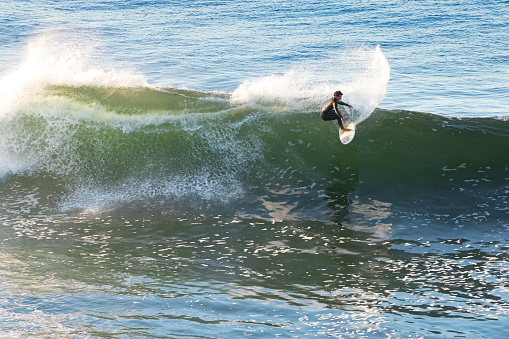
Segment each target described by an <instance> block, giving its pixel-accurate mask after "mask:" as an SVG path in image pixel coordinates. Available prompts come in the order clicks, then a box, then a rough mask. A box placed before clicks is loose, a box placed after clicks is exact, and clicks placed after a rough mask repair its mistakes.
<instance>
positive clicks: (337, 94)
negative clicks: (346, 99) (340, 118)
mask: <svg viewBox="0 0 509 339" xmlns="http://www.w3.org/2000/svg"><path fill="white" fill-rule="evenodd" d="M340 95H343V93H341V91H336V92H334V96H335V97H339V96H340Z"/></svg>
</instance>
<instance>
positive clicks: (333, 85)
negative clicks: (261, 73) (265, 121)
mask: <svg viewBox="0 0 509 339" xmlns="http://www.w3.org/2000/svg"><path fill="white" fill-rule="evenodd" d="M389 76H390V67H389V63H388V62H387V59H386V58H385V56H384V55H383V53H382V50H381V49H380V47H379V46H377V47H375V48H367V47H361V48H348V49H346V50H345V51H342V52H341V53H337V54H334V55H333V56H331V57H330V58H328V59H325V60H318V61H313V62H306V63H304V64H299V65H296V66H294V67H293V68H292V69H290V70H289V71H288V72H286V73H284V74H273V75H270V76H266V77H261V78H257V79H253V80H248V81H245V82H244V83H242V84H241V85H240V86H239V87H238V88H237V89H236V90H235V91H234V92H233V93H232V95H231V102H232V103H233V104H242V103H249V102H255V103H282V104H285V105H289V106H291V107H293V108H294V109H303V110H309V111H319V110H320V108H321V107H322V105H323V104H324V102H325V101H326V100H327V99H328V98H330V97H332V95H333V93H334V91H336V90H341V91H342V92H343V93H344V97H343V100H344V101H346V102H348V103H350V104H352V105H353V106H354V108H355V116H354V120H355V121H356V122H357V123H358V122H360V121H363V120H365V119H366V118H367V117H369V115H370V114H371V113H372V112H373V110H374V109H375V108H376V107H377V106H378V104H379V103H380V102H381V101H382V100H383V98H384V96H385V93H386V90H387V83H388V82H389Z"/></svg>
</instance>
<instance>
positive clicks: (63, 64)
mask: <svg viewBox="0 0 509 339" xmlns="http://www.w3.org/2000/svg"><path fill="white" fill-rule="evenodd" d="M99 49H100V48H99V46H98V43H96V42H94V41H93V40H92V39H90V38H87V37H84V36H80V35H79V34H72V33H69V32H61V31H56V32H47V33H43V34H40V35H38V36H36V37H34V38H32V39H31V40H30V41H29V42H28V44H27V48H26V51H25V55H24V58H23V61H22V62H21V64H20V65H19V66H18V67H16V68H15V69H13V70H12V71H10V72H7V74H5V75H3V76H2V77H1V78H0V96H1V98H2V105H1V107H0V117H3V116H8V115H12V114H14V113H15V112H16V111H17V108H18V107H19V105H20V104H21V103H24V102H27V101H28V100H29V98H30V97H31V96H33V95H34V94H37V93H39V92H40V91H42V90H44V88H45V87H46V86H48V85H68V86H83V85H88V86H111V87H137V86H148V83H147V82H146V80H145V78H144V77H143V76H142V75H140V74H137V73H136V72H135V71H133V70H129V69H110V70H107V69H102V68H99V67H95V66H93V65H92V59H93V57H94V54H96V53H98V51H99Z"/></svg>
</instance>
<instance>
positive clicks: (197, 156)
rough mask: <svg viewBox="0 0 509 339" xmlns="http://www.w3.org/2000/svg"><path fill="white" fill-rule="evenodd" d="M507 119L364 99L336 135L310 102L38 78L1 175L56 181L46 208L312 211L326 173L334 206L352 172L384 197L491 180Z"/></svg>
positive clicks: (500, 163)
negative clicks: (270, 206)
mask: <svg viewBox="0 0 509 339" xmlns="http://www.w3.org/2000/svg"><path fill="white" fill-rule="evenodd" d="M350 113H351V114H352V115H353V117H354V119H355V118H356V114H357V112H356V111H354V112H350ZM507 124H508V122H507V121H505V120H501V119H493V118H475V119H461V118H447V117H440V116H436V115H431V114H426V113H419V112H408V111H387V110H380V109H377V110H375V111H374V113H373V114H372V115H371V116H370V117H369V119H366V120H364V121H361V122H360V123H359V124H358V129H357V134H356V137H355V140H354V142H353V143H352V144H351V145H347V146H343V145H340V144H339V142H338V136H337V127H336V124H335V123H332V122H324V121H322V120H321V119H320V118H319V114H318V110H316V111H313V110H309V109H306V108H305V107H300V109H296V108H295V107H289V106H288V105H286V104H284V103H281V102H266V101H265V102H259V101H249V102H246V103H232V101H231V100H230V96H229V95H227V94H220V93H200V92H196V91H190V90H176V89H171V88H166V89H150V88H119V87H114V88H109V87H106V88H102V87H90V86H79V87H72V86H50V87H48V88H47V89H46V90H44V91H43V92H41V93H39V94H37V95H35V96H33V97H32V99H31V100H29V101H27V102H25V103H24V104H23V105H21V106H20V107H19V110H18V112H17V113H16V114H15V115H12V116H10V117H5V118H4V122H3V124H2V126H1V127H0V128H1V130H2V131H1V132H2V133H1V135H2V137H1V138H2V145H3V148H2V157H3V163H4V165H3V173H4V180H8V179H5V178H9V176H21V177H22V178H23V177H24V178H26V179H27V180H28V179H29V178H30V180H31V179H33V178H42V177H44V178H50V179H51V181H55V182H58V184H55V187H53V188H50V189H54V190H55V194H54V195H55V199H54V201H55V206H53V208H56V209H59V210H64V211H96V212H97V211H107V210H112V209H113V210H115V209H119V208H120V209H123V208H133V206H138V208H142V207H143V208H147V206H148V207H154V206H157V207H156V208H161V206H163V208H164V206H166V207H168V206H172V208H174V206H181V207H179V208H182V209H184V210H188V209H189V210H201V209H203V208H204V206H209V207H210V206H216V207H217V206H222V207H221V208H224V207H225V206H229V207H230V208H231V207H232V206H233V207H235V208H244V209H248V211H246V213H254V212H253V211H255V210H260V206H259V204H263V203H264V202H263V201H262V200H263V199H268V200H271V199H272V200H274V201H273V202H274V203H275V202H279V201H284V202H285V204H287V205H289V206H292V207H291V208H286V210H287V212H285V213H286V214H284V215H280V216H278V217H281V218H296V217H297V216H298V217H299V218H302V217H304V218H311V219H323V218H327V217H326V216H325V217H324V214H326V213H327V212H326V207H325V206H323V200H324V199H325V200H327V199H328V196H329V195H328V193H327V191H328V190H330V188H331V187H336V186H337V187H338V188H339V190H340V191H342V192H340V193H341V194H342V195H344V196H345V199H344V202H342V203H344V206H343V207H345V208H346V207H348V206H349V202H348V199H347V198H346V196H347V195H348V194H350V193H352V192H355V191H356V190H357V189H358V187H359V186H360V187H363V186H364V185H369V186H370V190H371V191H372V192H374V191H376V190H380V191H381V194H384V193H383V192H387V191H389V192H391V195H392V196H393V197H392V198H391V199H396V200H398V201H399V200H405V199H407V197H408V194H410V195H418V193H417V192H422V193H423V195H424V193H426V194H429V192H430V190H431V191H436V192H437V194H438V193H440V194H444V195H445V197H444V200H447V199H448V198H447V197H449V198H453V197H456V195H457V194H459V195H460V196H461V193H460V192H467V191H468V192H470V193H469V194H475V189H474V190H472V187H473V186H478V187H483V186H489V187H491V188H492V189H494V190H495V191H497V192H498V191H501V192H502V191H504V190H505V189H506V187H507V177H508V174H507V163H506V155H507V154H508V152H507V151H508V148H509V146H508V142H507V139H508V137H509V133H508V132H507V130H508V128H507ZM472 183H476V185H473V184H472ZM485 193H486V192H485V190H484V189H481V190H480V192H479V194H485ZM337 194H339V193H337ZM262 197H265V198H262ZM268 197H270V198H268ZM290 201H291V202H290ZM505 203H507V199H502V200H501V201H499V204H502V205H503V204H505ZM250 204H253V205H250ZM340 204H341V203H340ZM248 206H251V207H248ZM313 206H314V207H315V208H310V207H313ZM435 208H440V206H435ZM177 209H178V208H177ZM262 210H263V208H262ZM304 210H306V211H307V212H303V211H304ZM310 211H311V212H310ZM302 213H305V214H307V215H305V216H303V215H302Z"/></svg>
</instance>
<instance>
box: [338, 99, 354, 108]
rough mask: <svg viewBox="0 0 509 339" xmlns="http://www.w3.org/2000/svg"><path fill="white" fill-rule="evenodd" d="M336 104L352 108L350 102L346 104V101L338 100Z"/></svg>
mask: <svg viewBox="0 0 509 339" xmlns="http://www.w3.org/2000/svg"><path fill="white" fill-rule="evenodd" d="M338 104H340V105H342V106H348V107H350V108H353V107H352V105H350V104H347V103H346V102H343V101H338Z"/></svg>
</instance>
